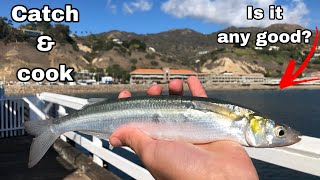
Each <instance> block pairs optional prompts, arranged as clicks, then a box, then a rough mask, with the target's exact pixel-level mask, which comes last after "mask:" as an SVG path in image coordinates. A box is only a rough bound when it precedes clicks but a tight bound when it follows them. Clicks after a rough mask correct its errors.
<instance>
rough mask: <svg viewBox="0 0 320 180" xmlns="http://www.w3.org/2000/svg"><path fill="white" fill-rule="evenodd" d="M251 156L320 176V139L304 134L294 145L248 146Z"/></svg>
mask: <svg viewBox="0 0 320 180" xmlns="http://www.w3.org/2000/svg"><path fill="white" fill-rule="evenodd" d="M246 150H247V152H248V154H249V156H250V157H252V158H254V159H258V160H261V161H264V162H268V163H271V164H276V165H279V166H282V167H286V168H290V169H294V170H297V171H301V172H304V173H308V174H312V175H316V176H320V140H319V139H317V138H313V137H308V136H302V140H301V141H300V142H299V143H297V144H294V145H291V146H287V147H278V148H250V147H246Z"/></svg>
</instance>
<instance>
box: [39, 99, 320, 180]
mask: <svg viewBox="0 0 320 180" xmlns="http://www.w3.org/2000/svg"><path fill="white" fill-rule="evenodd" d="M37 97H38V98H39V99H40V100H42V101H44V102H47V103H48V107H45V108H44V109H49V106H52V104H58V105H59V109H58V112H59V114H60V115H66V112H65V110H64V107H68V108H72V109H81V108H82V107H83V106H84V105H86V104H88V103H89V101H88V100H87V99H82V98H76V97H70V96H65V95H60V94H52V93H41V94H39V95H38V96H37ZM62 106H63V107H62ZM37 113H38V115H39V117H45V116H46V112H45V113H44V112H41V111H37ZM41 119H44V118H41ZM61 139H63V140H65V141H66V140H67V139H70V140H72V141H74V142H76V143H77V144H79V145H80V146H82V147H84V148H85V149H87V150H88V151H89V152H91V153H92V154H93V155H94V162H96V163H98V164H99V165H101V166H102V165H103V164H102V160H104V161H106V162H107V163H110V164H112V165H113V166H115V167H116V168H118V169H120V170H121V171H123V172H125V173H126V174H128V175H129V176H131V177H133V178H135V179H154V178H153V177H152V176H151V174H150V173H149V172H148V171H147V170H146V169H144V168H142V167H141V166H139V165H137V164H135V163H133V162H131V161H129V160H127V159H125V158H123V157H121V156H119V155H117V154H115V153H113V152H112V151H110V150H108V149H105V148H104V147H102V142H101V140H100V139H98V138H95V137H94V138H93V141H90V140H89V139H87V138H85V137H83V136H81V135H79V134H77V133H75V132H68V133H65V134H64V135H62V137H61ZM124 149H126V150H128V151H131V152H133V151H132V150H131V149H130V148H124ZM246 151H247V152H248V154H249V156H250V157H252V158H254V159H258V160H261V161H264V162H268V163H272V164H276V165H279V166H283V167H286V168H290V169H294V170H297V171H301V172H305V173H308V174H312V175H316V176H320V139H318V138H313V137H308V136H303V137H302V140H301V142H299V143H297V144H295V145H292V146H288V147H282V148H249V147H246Z"/></svg>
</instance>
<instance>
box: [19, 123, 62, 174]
mask: <svg viewBox="0 0 320 180" xmlns="http://www.w3.org/2000/svg"><path fill="white" fill-rule="evenodd" d="M49 123H50V121H49V120H43V121H29V122H25V124H24V126H25V129H26V131H27V132H28V133H30V134H31V135H34V136H36V137H35V138H33V140H32V144H31V147H30V153H29V163H28V167H29V168H31V167H33V166H34V165H36V164H37V163H38V162H39V161H40V160H41V158H42V157H43V156H44V154H45V153H46V152H47V151H48V149H49V148H50V146H51V145H52V144H53V143H54V142H55V141H56V139H57V138H58V137H59V136H60V134H55V133H53V132H52V131H51V129H50V126H49Z"/></svg>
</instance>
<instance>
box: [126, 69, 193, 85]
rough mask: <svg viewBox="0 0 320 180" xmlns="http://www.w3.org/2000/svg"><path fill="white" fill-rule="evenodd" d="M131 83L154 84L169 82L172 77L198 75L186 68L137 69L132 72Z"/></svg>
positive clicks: (180, 77)
mask: <svg viewBox="0 0 320 180" xmlns="http://www.w3.org/2000/svg"><path fill="white" fill-rule="evenodd" d="M130 75H131V76H130V83H133V84H152V83H159V84H164V83H168V82H169V81H170V80H171V79H182V80H186V79H187V78H188V77H189V76H196V75H197V73H196V72H194V71H191V70H186V69H169V68H164V69H137V70H134V71H132V72H131V73H130Z"/></svg>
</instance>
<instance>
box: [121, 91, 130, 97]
mask: <svg viewBox="0 0 320 180" xmlns="http://www.w3.org/2000/svg"><path fill="white" fill-rule="evenodd" d="M128 97H131V92H130V91H128V90H123V91H121V92H120V93H119V96H118V98H128Z"/></svg>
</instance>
